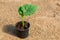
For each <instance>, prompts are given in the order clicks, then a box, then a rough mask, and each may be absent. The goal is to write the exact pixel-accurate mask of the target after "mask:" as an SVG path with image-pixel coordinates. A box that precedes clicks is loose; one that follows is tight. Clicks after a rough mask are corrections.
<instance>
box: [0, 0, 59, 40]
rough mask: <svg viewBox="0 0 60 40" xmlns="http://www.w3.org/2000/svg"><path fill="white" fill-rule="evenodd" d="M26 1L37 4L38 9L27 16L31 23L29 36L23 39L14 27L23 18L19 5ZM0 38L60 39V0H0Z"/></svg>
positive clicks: (12, 39)
mask: <svg viewBox="0 0 60 40" xmlns="http://www.w3.org/2000/svg"><path fill="white" fill-rule="evenodd" d="M26 3H31V4H35V5H37V6H38V10H37V11H36V12H35V14H33V15H31V16H29V17H26V19H25V20H26V21H27V20H28V21H29V22H30V24H31V26H30V31H29V36H28V37H27V38H26V39H21V38H18V37H16V36H14V34H13V33H14V32H13V31H14V30H13V29H14V25H15V24H16V22H18V21H20V20H21V18H19V17H18V12H17V7H18V5H23V4H26ZM12 30H13V31H12ZM0 40H60V0H0Z"/></svg>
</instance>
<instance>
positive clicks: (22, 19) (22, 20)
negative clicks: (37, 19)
mask: <svg viewBox="0 0 60 40" xmlns="http://www.w3.org/2000/svg"><path fill="white" fill-rule="evenodd" d="M22 26H23V27H24V16H22Z"/></svg>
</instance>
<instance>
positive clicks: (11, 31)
mask: <svg viewBox="0 0 60 40" xmlns="http://www.w3.org/2000/svg"><path fill="white" fill-rule="evenodd" d="M3 32H5V33H8V34H11V35H14V36H17V35H16V28H15V26H14V25H11V24H10V25H4V27H3Z"/></svg>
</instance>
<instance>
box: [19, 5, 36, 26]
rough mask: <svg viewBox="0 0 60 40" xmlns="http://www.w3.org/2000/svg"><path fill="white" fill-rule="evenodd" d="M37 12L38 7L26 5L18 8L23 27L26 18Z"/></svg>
mask: <svg viewBox="0 0 60 40" xmlns="http://www.w3.org/2000/svg"><path fill="white" fill-rule="evenodd" d="M36 10H37V6H36V5H32V4H25V5H23V6H19V7H18V13H19V15H21V17H22V26H24V17H25V16H30V15H32V14H33V13H34V12H35V11H36Z"/></svg>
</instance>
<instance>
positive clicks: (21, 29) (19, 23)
mask: <svg viewBox="0 0 60 40" xmlns="http://www.w3.org/2000/svg"><path fill="white" fill-rule="evenodd" d="M29 27H30V24H29V23H28V22H26V21H24V26H23V25H22V21H20V22H18V23H17V24H16V28H17V30H20V31H24V30H26V29H28V28H29Z"/></svg>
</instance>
